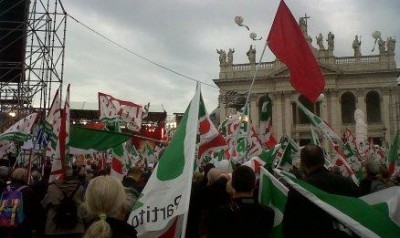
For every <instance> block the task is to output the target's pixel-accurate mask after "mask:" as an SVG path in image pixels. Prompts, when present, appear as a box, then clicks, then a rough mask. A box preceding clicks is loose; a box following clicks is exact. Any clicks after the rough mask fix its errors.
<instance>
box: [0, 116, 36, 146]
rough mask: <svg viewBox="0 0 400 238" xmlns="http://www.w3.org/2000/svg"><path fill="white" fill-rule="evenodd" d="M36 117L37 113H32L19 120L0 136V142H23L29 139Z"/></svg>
mask: <svg viewBox="0 0 400 238" xmlns="http://www.w3.org/2000/svg"><path fill="white" fill-rule="evenodd" d="M37 116H38V114H37V113H32V114H30V115H29V116H27V117H24V118H23V119H21V120H19V121H18V122H17V123H15V124H14V125H13V126H11V127H10V128H8V129H7V130H6V131H5V132H3V133H2V134H0V141H3V140H14V141H20V142H23V141H26V140H29V139H31V138H32V135H31V129H32V126H33V124H34V123H35V121H36V118H37Z"/></svg>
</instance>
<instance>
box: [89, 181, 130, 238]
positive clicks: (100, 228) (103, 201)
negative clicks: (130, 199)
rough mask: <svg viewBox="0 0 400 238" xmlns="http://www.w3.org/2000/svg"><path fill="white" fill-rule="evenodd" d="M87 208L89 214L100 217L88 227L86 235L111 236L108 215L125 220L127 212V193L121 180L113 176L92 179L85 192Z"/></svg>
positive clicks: (90, 237)
mask: <svg viewBox="0 0 400 238" xmlns="http://www.w3.org/2000/svg"><path fill="white" fill-rule="evenodd" d="M85 208H86V210H87V212H88V213H89V214H91V215H94V216H98V217H99V220H98V221H96V222H94V223H93V224H92V225H91V226H90V227H89V228H88V230H87V232H86V234H85V237H86V238H92V237H93V238H94V237H95V238H103V237H104V238H105V237H111V235H112V231H111V228H110V226H109V225H108V223H107V221H106V217H112V218H115V219H119V220H123V219H124V217H125V213H126V194H125V191H124V187H123V186H122V184H121V182H120V181H119V180H117V179H116V178H114V177H111V176H98V177H96V178H94V179H92V180H91V181H90V183H89V185H88V187H87V190H86V194H85Z"/></svg>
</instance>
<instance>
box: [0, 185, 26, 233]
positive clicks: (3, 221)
mask: <svg viewBox="0 0 400 238" xmlns="http://www.w3.org/2000/svg"><path fill="white" fill-rule="evenodd" d="M27 187H28V186H26V185H24V186H21V187H19V188H18V189H15V190H14V189H10V190H5V191H4V192H3V193H2V194H1V198H0V227H5V228H15V227H17V226H18V225H20V224H21V223H22V222H23V221H24V210H23V199H22V198H23V196H22V192H21V190H22V189H24V188H27Z"/></svg>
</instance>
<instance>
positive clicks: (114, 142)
mask: <svg viewBox="0 0 400 238" xmlns="http://www.w3.org/2000/svg"><path fill="white" fill-rule="evenodd" d="M70 130H71V131H70V138H69V146H70V147H74V148H79V149H85V150H89V149H94V150H97V151H104V150H107V149H110V148H114V147H116V146H118V145H121V144H122V143H123V142H125V141H127V140H128V139H129V138H131V135H127V134H123V133H118V132H112V131H100V130H95V129H89V128H83V127H79V126H71V128H70Z"/></svg>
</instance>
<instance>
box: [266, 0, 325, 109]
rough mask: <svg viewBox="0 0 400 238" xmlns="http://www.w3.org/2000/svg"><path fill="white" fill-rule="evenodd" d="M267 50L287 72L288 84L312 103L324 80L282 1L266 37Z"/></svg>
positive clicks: (308, 47) (295, 23)
mask: <svg viewBox="0 0 400 238" xmlns="http://www.w3.org/2000/svg"><path fill="white" fill-rule="evenodd" d="M267 42H268V46H269V48H270V49H271V50H272V52H273V53H274V54H275V55H276V57H278V59H279V60H280V61H282V62H283V63H285V64H286V66H287V67H288V68H289V71H290V78H291V80H290V83H291V84H292V86H293V88H295V89H296V90H297V91H298V92H299V93H301V94H303V95H304V96H305V97H307V98H308V99H309V100H310V101H311V102H315V101H316V100H317V98H318V96H319V95H320V94H321V93H322V92H323V90H324V87H325V80H324V77H323V75H322V72H321V70H320V68H319V66H318V63H317V61H316V59H315V57H314V54H313V53H312V51H311V48H310V46H309V45H308V43H307V41H306V39H305V38H304V35H303V33H302V32H301V30H300V27H299V25H298V24H297V22H296V20H295V19H294V17H293V15H292V13H291V12H290V10H289V8H288V7H287V5H286V4H285V2H284V1H283V0H282V1H281V2H280V4H279V8H278V11H277V13H276V16H275V19H274V22H273V24H272V27H271V30H270V32H269V35H268V39H267Z"/></svg>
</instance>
